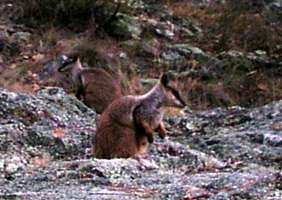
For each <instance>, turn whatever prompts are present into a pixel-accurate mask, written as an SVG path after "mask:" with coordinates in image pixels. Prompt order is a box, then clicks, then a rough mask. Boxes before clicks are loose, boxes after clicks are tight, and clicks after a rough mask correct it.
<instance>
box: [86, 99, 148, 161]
mask: <svg viewBox="0 0 282 200" xmlns="http://www.w3.org/2000/svg"><path fill="white" fill-rule="evenodd" d="M138 104H139V100H138V99H136V98H135V97H133V96H124V97H121V98H119V99H117V100H115V101H114V102H113V103H112V104H110V105H109V107H108V108H107V109H106V110H105V111H104V112H103V113H102V115H101V118H100V121H99V122H98V126H97V131H96V134H95V137H93V141H92V143H93V153H94V156H95V157H96V158H105V159H110V158H128V157H130V156H133V155H137V154H142V153H145V152H146V150H147V147H148V140H147V136H146V135H145V134H136V133H137V132H136V129H135V126H134V121H133V118H132V116H133V115H132V113H133V110H134V108H135V107H136V106H137V105H138ZM138 133H139V132H138Z"/></svg>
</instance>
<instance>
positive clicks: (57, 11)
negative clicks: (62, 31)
mask: <svg viewBox="0 0 282 200" xmlns="http://www.w3.org/2000/svg"><path fill="white" fill-rule="evenodd" d="M19 4H20V7H21V8H22V12H21V15H20V18H19V19H20V20H22V21H23V22H25V23H27V24H29V25H38V24H45V23H47V24H50V23H52V24H53V25H54V24H55V25H69V24H75V25H85V24H87V23H89V21H91V20H92V22H93V23H95V24H96V25H97V26H103V25H104V24H107V23H108V21H110V20H112V19H113V18H114V17H115V15H116V14H117V13H118V12H125V13H130V12H132V11H133V9H132V8H133V7H134V5H135V1H131V0H22V1H21V2H20V3H19Z"/></svg>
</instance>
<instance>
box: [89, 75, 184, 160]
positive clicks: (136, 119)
mask: <svg viewBox="0 0 282 200" xmlns="http://www.w3.org/2000/svg"><path fill="white" fill-rule="evenodd" d="M165 106H173V107H179V108H183V107H184V106H185V103H184V101H183V100H182V99H181V97H180V95H179V93H178V92H177V91H176V90H175V89H174V88H173V87H171V86H170V85H169V79H168V76H167V75H166V74H163V75H162V76H161V78H160V81H159V83H157V84H156V85H155V86H154V87H153V88H152V89H151V90H150V91H149V92H147V93H146V94H144V95H140V96H131V95H128V96H123V97H120V98H118V99H116V100H114V101H113V102H112V103H111V104H110V105H109V106H108V107H107V108H106V110H105V111H104V112H103V113H102V115H101V118H100V121H99V122H98V126H97V132H96V134H95V136H94V137H93V141H92V142H93V153H94V156H95V157H97V158H106V159H110V158H115V157H117V158H128V157H131V156H138V155H139V154H143V153H146V151H147V147H148V144H149V143H152V142H153V132H154V131H155V130H156V131H158V133H159V136H160V137H161V138H164V137H165V135H166V130H165V127H164V124H163V122H162V119H163V107H165Z"/></svg>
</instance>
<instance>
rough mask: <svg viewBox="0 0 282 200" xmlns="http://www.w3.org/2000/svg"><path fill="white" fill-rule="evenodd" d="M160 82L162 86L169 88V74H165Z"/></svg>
mask: <svg viewBox="0 0 282 200" xmlns="http://www.w3.org/2000/svg"><path fill="white" fill-rule="evenodd" d="M160 81H161V84H162V85H163V86H164V87H167V86H168V82H169V78H168V74H167V73H163V74H162V75H161V78H160Z"/></svg>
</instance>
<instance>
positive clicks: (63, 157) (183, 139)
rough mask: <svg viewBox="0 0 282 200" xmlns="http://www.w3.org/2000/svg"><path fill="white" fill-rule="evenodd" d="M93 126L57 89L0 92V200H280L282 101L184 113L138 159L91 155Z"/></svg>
mask: <svg viewBox="0 0 282 200" xmlns="http://www.w3.org/2000/svg"><path fill="white" fill-rule="evenodd" d="M98 117H99V116H97V115H96V113H95V112H94V111H92V110H91V109H89V108H87V107H86V106H85V105H83V104H82V103H81V102H79V101H78V100H77V99H76V98H74V97H72V96H68V95H66V93H65V92H64V91H63V90H62V89H59V88H47V89H44V90H41V91H39V93H38V94H37V95H29V94H23V93H12V92H9V91H6V90H0V199H269V200H270V199H281V198H282V185H281V183H282V176H281V175H282V171H281V170H282V168H281V167H282V163H281V161H282V154H281V152H282V134H281V133H282V124H281V121H282V101H279V102H274V103H271V104H269V105H266V106H264V107H261V108H255V109H244V108H241V107H232V108H229V109H213V110H209V111H205V112H197V113H196V112H191V111H189V110H188V109H186V110H185V114H184V116H181V117H169V118H167V119H166V126H167V127H168V130H169V134H168V135H169V137H168V138H167V139H166V140H160V139H157V141H156V142H155V143H154V144H153V145H151V147H150V151H149V154H148V158H144V159H140V160H135V159H112V160H99V159H95V158H91V157H90V156H89V155H90V154H89V152H88V150H89V147H90V137H91V135H93V134H95V130H96V129H95V124H96V120H98ZM156 138H157V137H156Z"/></svg>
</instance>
